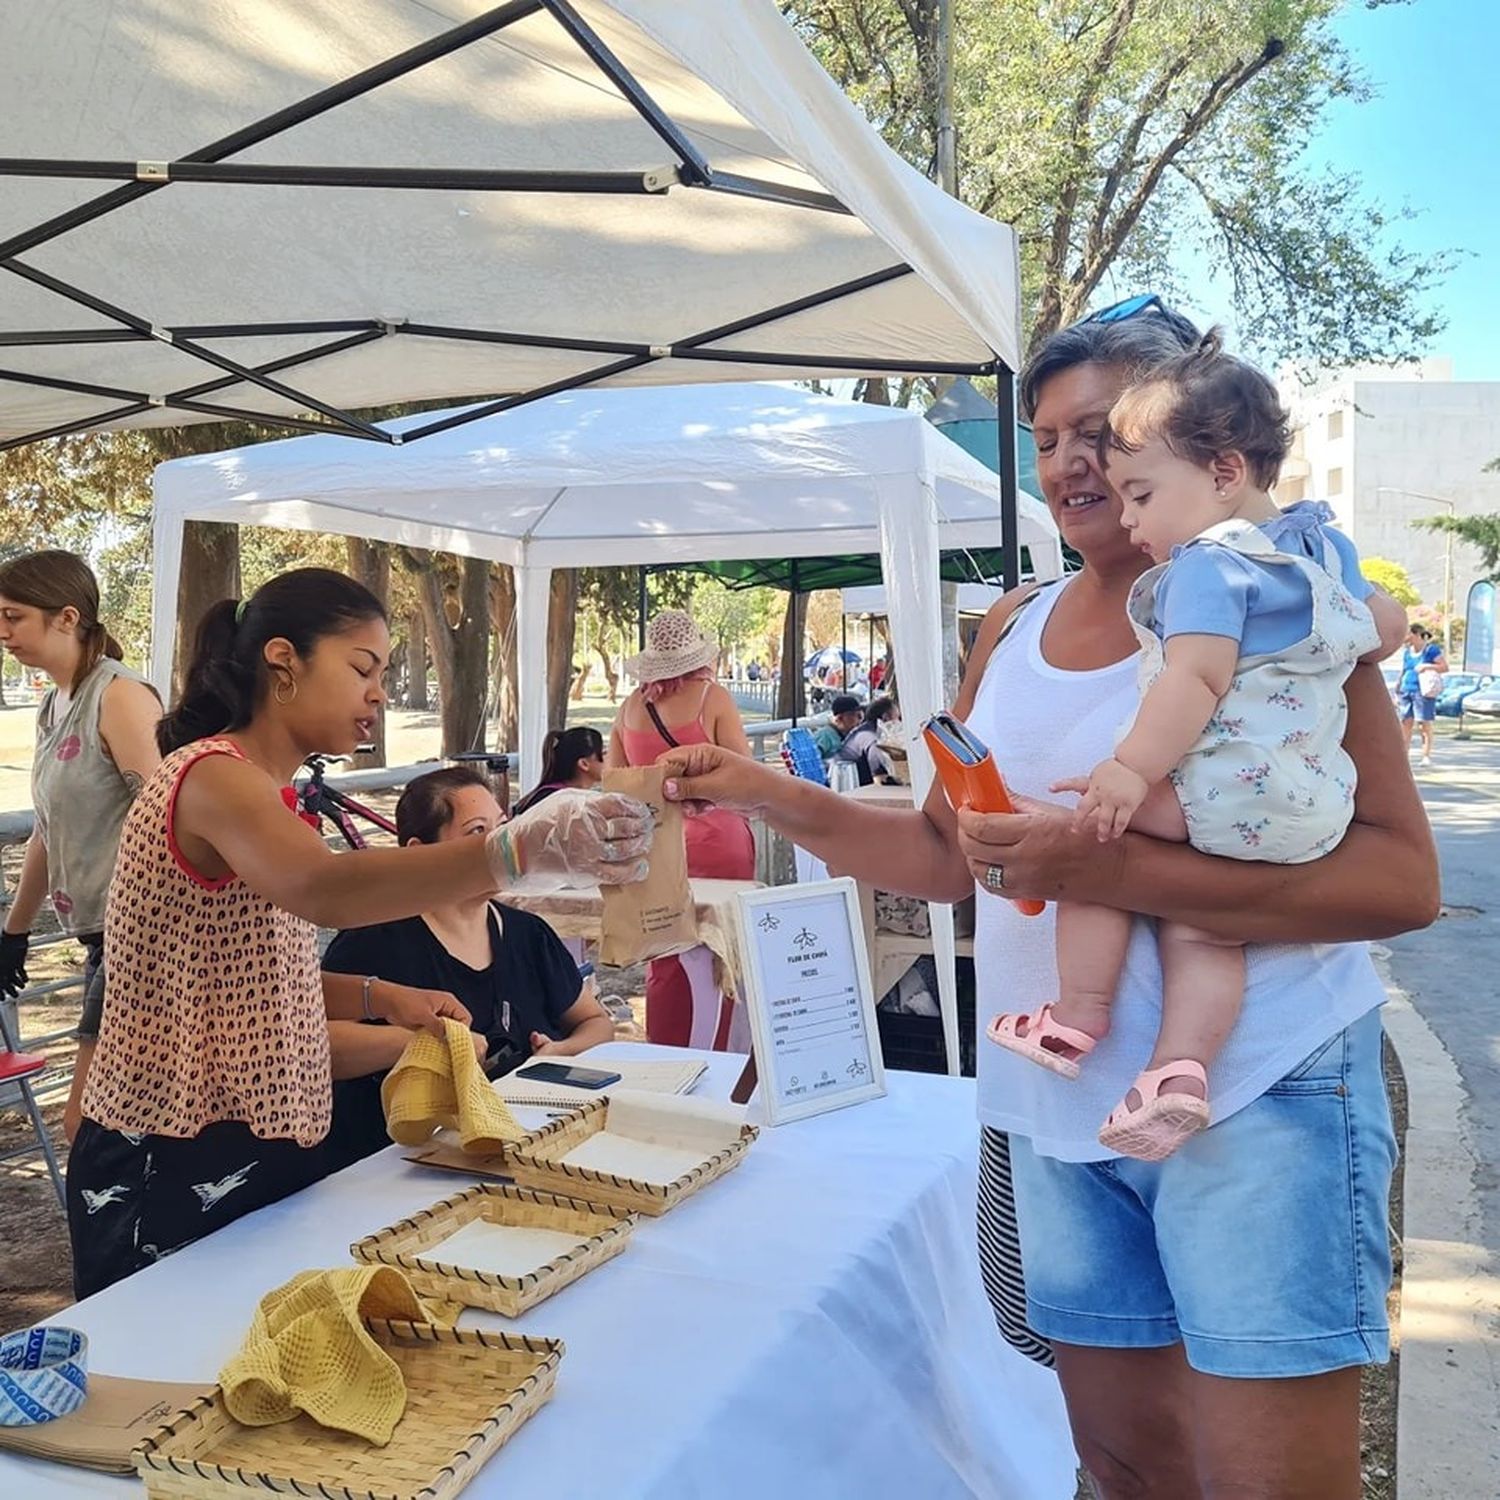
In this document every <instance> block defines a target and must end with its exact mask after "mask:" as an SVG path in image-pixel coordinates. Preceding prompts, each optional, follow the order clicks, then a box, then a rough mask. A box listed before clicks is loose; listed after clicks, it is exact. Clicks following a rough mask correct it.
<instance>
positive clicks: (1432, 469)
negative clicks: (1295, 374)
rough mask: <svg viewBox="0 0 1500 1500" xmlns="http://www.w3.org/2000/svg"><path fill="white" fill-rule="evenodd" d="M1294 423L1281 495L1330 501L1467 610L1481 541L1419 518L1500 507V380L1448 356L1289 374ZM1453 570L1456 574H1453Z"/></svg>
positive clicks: (1377, 550)
mask: <svg viewBox="0 0 1500 1500" xmlns="http://www.w3.org/2000/svg"><path fill="white" fill-rule="evenodd" d="M1281 390H1282V396H1283V398H1284V399H1285V400H1286V401H1287V404H1288V405H1289V406H1290V408H1291V411H1292V418H1293V422H1294V423H1295V425H1296V428H1297V436H1296V442H1295V445H1294V447H1293V449H1292V455H1291V457H1290V458H1289V459H1288V461H1287V464H1286V467H1285V469H1284V470H1283V471H1282V477H1281V482H1280V483H1279V484H1278V485H1277V488H1276V498H1277V499H1278V500H1279V501H1280V502H1281V503H1282V504H1283V505H1288V504H1290V503H1291V502H1292V501H1294V500H1303V499H1312V500H1326V501H1327V502H1328V503H1329V504H1330V505H1331V506H1332V507H1333V509H1334V513H1335V514H1336V515H1337V516H1338V519H1339V523H1340V525H1342V526H1343V528H1344V530H1345V531H1347V532H1348V534H1349V535H1350V536H1351V537H1352V538H1353V539H1354V542H1355V545H1356V546H1358V548H1359V550H1360V554H1361V555H1362V556H1364V557H1384V558H1389V559H1390V560H1391V561H1392V562H1397V563H1400V564H1401V565H1402V566H1403V567H1404V568H1405V569H1406V571H1407V572H1408V574H1410V576H1411V581H1412V583H1413V585H1414V586H1415V588H1416V590H1417V592H1418V593H1419V594H1420V595H1421V596H1422V602H1423V603H1424V604H1430V605H1433V606H1435V607H1439V608H1441V607H1442V605H1443V603H1444V599H1445V596H1446V595H1447V594H1448V593H1449V592H1450V591H1451V594H1452V598H1453V607H1454V612H1455V613H1456V614H1457V615H1458V616H1459V617H1460V618H1462V616H1463V612H1464V601H1465V599H1466V598H1467V596H1468V591H1469V585H1470V584H1471V583H1473V582H1474V581H1475V579H1477V578H1479V577H1480V576H1481V570H1480V566H1479V554H1478V552H1477V551H1476V550H1475V549H1474V548H1473V547H1471V546H1469V545H1468V544H1467V543H1464V542H1458V541H1452V540H1450V538H1449V537H1448V536H1447V535H1446V534H1445V533H1443V532H1434V531H1426V530H1424V529H1422V528H1421V527H1418V526H1415V525H1413V524H1412V523H1413V522H1414V521H1418V520H1421V519H1423V518H1424V517H1427V516H1435V515H1441V514H1444V513H1452V514H1456V515H1461V516H1463V515H1475V514H1480V513H1488V512H1500V473H1496V474H1487V473H1485V472H1484V468H1485V465H1486V464H1488V463H1490V462H1491V461H1493V460H1497V459H1500V381H1482V380H1454V379H1453V366H1452V361H1451V360H1448V359H1430V360H1423V361H1422V362H1421V363H1420V364H1411V365H1399V366H1370V367H1356V368H1353V369H1348V370H1339V371H1329V372H1327V373H1326V374H1323V375H1319V376H1317V377H1315V378H1314V379H1313V380H1311V381H1310V382H1306V383H1303V382H1299V381H1296V380H1294V379H1291V378H1287V377H1284V378H1283V380H1282V382H1281ZM1450 575H1451V578H1450Z"/></svg>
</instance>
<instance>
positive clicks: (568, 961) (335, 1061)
mask: <svg viewBox="0 0 1500 1500" xmlns="http://www.w3.org/2000/svg"><path fill="white" fill-rule="evenodd" d="M569 732H570V733H571V732H573V731H569ZM587 732H588V733H590V734H594V733H595V732H594V731H593V730H589V731H587ZM595 738H596V739H597V738H598V736H597V734H595ZM533 805H535V804H533ZM504 821H505V820H504V817H503V815H502V814H501V811H500V804H499V803H498V802H496V801H495V798H494V796H493V795H492V794H491V792H490V789H489V787H488V785H487V784H486V782H485V779H484V777H483V776H482V775H481V774H480V772H478V771H477V770H475V769H473V768H472V767H468V766H450V767H447V768H445V769H443V770H441V771H429V772H428V773H427V774H426V775H425V776H418V777H417V779H416V780H415V781H413V782H411V783H410V784H409V785H408V786H407V788H406V790H405V791H404V792H402V794H401V800H400V801H399V802H398V803H397V804H396V836H397V839H398V840H399V841H400V843H401V844H402V846H403V847H411V846H415V845H419V844H444V843H451V842H453V841H454V840H457V839H485V838H488V837H489V835H490V834H491V833H493V832H494V830H495V829H496V828H498V827H499V826H500V825H501V823H503V822H504ZM323 972H324V973H325V974H351V975H359V976H361V977H365V976H367V977H368V978H369V979H370V980H371V981H372V995H373V998H374V999H375V1000H376V1001H383V1000H384V999H385V998H386V993H387V992H388V991H390V990H395V989H400V988H405V989H407V990H411V991H413V992H422V993H429V994H430V993H434V992H436V993H439V994H441V995H444V996H446V997H449V998H451V999H453V1000H456V1001H457V1002H458V1004H459V1005H461V1006H462V1007H463V1008H464V1009H465V1010H466V1011H468V1013H469V1029H470V1031H472V1032H473V1034H474V1050H475V1052H476V1053H477V1054H478V1055H479V1058H480V1061H481V1062H482V1063H483V1064H484V1065H485V1069H486V1071H487V1072H489V1073H490V1074H491V1076H498V1075H499V1074H500V1073H508V1072H510V1071H511V1069H513V1068H516V1067H519V1066H520V1065H521V1064H522V1063H524V1062H526V1061H527V1060H528V1059H529V1058H532V1057H571V1056H573V1055H575V1054H576V1053H579V1052H585V1051H587V1050H588V1049H589V1048H590V1047H597V1046H599V1045H600V1044H601V1043H603V1042H609V1041H613V1040H614V1035H615V1028H614V1023H613V1022H612V1021H611V1020H610V1018H609V1016H608V1015H607V1014H605V1011H604V1007H603V1006H602V1005H600V1003H599V1001H598V999H597V997H596V996H595V994H594V988H593V983H592V981H591V980H590V981H585V980H584V979H583V978H581V976H580V975H579V972H578V965H577V963H576V962H575V961H574V959H573V956H572V955H571V954H570V953H569V952H568V951H567V949H566V948H565V947H564V946H563V944H562V942H561V940H560V939H559V938H558V937H557V935H556V934H555V933H554V932H553V931H552V929H551V928H550V927H549V926H548V925H547V924H546V922H544V921H543V920H542V919H541V918H540V917H534V916H532V915H531V914H530V913H529V912H524V911H516V910H513V909H511V908H508V907H504V908H502V907H501V906H500V905H499V904H498V903H497V902H495V901H492V900H491V899H490V898H489V897H488V896H487V895H477V896H470V897H468V898H467V899H465V900H463V901H455V902H453V903H451V904H450V905H446V906H441V907H437V908H434V909H433V910H430V911H424V912H422V913H421V915H420V916H415V917H404V918H402V919H400V920H398V921H394V922H382V923H378V924H376V925H375V926H372V927H357V928H352V929H349V930H346V931H344V932H340V933H339V934H338V935H337V936H336V937H335V938H334V940H333V942H332V943H330V944H329V946H328V951H327V953H325V954H324V955H323ZM413 1034H414V1033H413V1031H412V1030H411V1029H410V1028H408V1027H404V1026H401V1025H388V1024H386V1023H384V1022H383V1021H376V1022H375V1023H373V1024H369V1023H366V1022H363V1021H351V1020H339V1019H335V1020H330V1021H329V1023H328V1041H329V1048H330V1052H331V1057H332V1071H333V1078H334V1085H333V1125H332V1127H331V1129H330V1130H329V1133H328V1138H327V1140H326V1142H325V1144H324V1155H325V1162H326V1170H327V1171H330V1172H337V1171H339V1170H341V1169H342V1168H344V1167H347V1166H348V1165H349V1164H350V1163H351V1162H355V1161H359V1160H361V1159H362V1158H363V1157H366V1156H370V1155H372V1154H373V1153H374V1152H376V1151H379V1150H380V1149H382V1148H383V1147H385V1146H388V1145H390V1138H389V1136H388V1135H387V1134H386V1129H385V1115H384V1112H383V1110H382V1109H381V1105H380V1085H381V1083H382V1082H383V1081H384V1079H385V1075H386V1073H387V1072H389V1071H390V1069H391V1068H392V1067H394V1066H395V1064H396V1061H397V1059H399V1058H400V1056H401V1054H402V1052H404V1051H405V1050H406V1046H407V1043H408V1042H410V1041H411V1039H412V1036H413Z"/></svg>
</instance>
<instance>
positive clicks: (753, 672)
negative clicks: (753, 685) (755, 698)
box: [745, 659, 760, 682]
mask: <svg viewBox="0 0 1500 1500" xmlns="http://www.w3.org/2000/svg"><path fill="white" fill-rule="evenodd" d="M745 676H746V677H748V678H749V679H750V681H751V682H759V681H760V661H759V659H757V660H755V661H752V662H751V663H750V665H749V666H748V667H746V668H745Z"/></svg>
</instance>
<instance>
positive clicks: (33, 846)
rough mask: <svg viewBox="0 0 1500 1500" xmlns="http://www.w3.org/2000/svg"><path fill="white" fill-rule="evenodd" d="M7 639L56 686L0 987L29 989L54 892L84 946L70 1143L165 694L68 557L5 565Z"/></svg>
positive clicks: (2, 603) (0, 615) (46, 713)
mask: <svg viewBox="0 0 1500 1500" xmlns="http://www.w3.org/2000/svg"><path fill="white" fill-rule="evenodd" d="M0 646H4V647H5V649H6V650H7V651H9V652H10V654H11V655H12V656H14V657H15V658H16V660H17V661H19V662H20V663H22V665H23V666H25V667H27V668H29V669H31V670H32V671H37V672H42V673H45V674H46V676H47V677H48V678H50V679H51V681H52V687H51V688H50V689H49V690H48V692H47V695H46V696H45V697H44V698H43V699H42V702H41V706H40V707H39V708H38V709H37V715H36V751H35V753H34V755H33V757H32V762H31V803H32V807H33V808H34V809H35V813H36V823H35V831H34V832H33V833H32V835H31V839H30V841H29V842H28V843H27V845H26V855H25V858H24V860H23V862H22V865H21V880H20V884H19V885H18V886H17V888H16V894H15V899H14V900H13V901H12V902H11V907H10V911H9V912H8V913H7V915H6V919H5V930H4V933H3V934H0V991H3V992H4V994H6V995H8V996H14V995H16V994H18V993H19V992H20V991H21V990H22V989H24V988H25V985H26V951H27V947H28V943H29V939H30V933H31V924H32V923H33V922H34V921H35V920H36V914H37V911H38V909H39V908H40V907H41V904H42V901H43V900H44V899H50V900H51V902H52V909H53V911H54V912H55V913H56V914H57V925H58V926H59V927H60V928H62V930H63V931H64V932H65V933H67V934H69V935H70V936H71V937H74V938H76V939H77V940H78V942H79V943H80V944H81V945H82V947H83V951H84V965H83V980H84V994H83V1010H82V1013H81V1014H80V1016H79V1018H78V1055H77V1058H76V1060H75V1061H74V1064H73V1088H72V1092H71V1093H70V1094H69V1095H68V1102H67V1106H66V1108H65V1109H64V1111H63V1134H64V1135H65V1136H66V1137H67V1138H68V1140H69V1141H72V1139H73V1137H74V1136H75V1135H76V1134H77V1133H78V1123H79V1119H80V1115H79V1108H78V1106H79V1100H80V1099H82V1097H83V1086H84V1082H85V1080H86V1079H87V1078H88V1076H89V1065H90V1063H91V1062H92V1061H93V1056H94V1044H95V1041H96V1040H97V1038H98V1036H99V1016H100V1012H101V1011H102V1009H103V1006H104V906H105V898H106V897H107V895H108V893H109V879H110V876H111V875H112V874H113V873H114V868H115V853H116V850H117V849H118V847H119V843H120V827H121V825H122V824H123V823H124V821H125V814H126V812H127V811H128V809H129V807H130V804H131V802H132V801H133V800H134V798H135V794H136V793H137V792H138V791H140V789H141V787H142V786H143V785H144V783H145V781H146V779H147V778H148V777H149V776H150V775H151V773H152V772H153V771H155V770H156V768H157V766H159V765H160V764H161V755H160V753H159V752H158V750H157V748H156V723H157V720H158V719H160V718H161V701H160V699H158V698H157V696H156V693H155V691H154V690H153V689H152V688H151V687H150V686H148V685H147V683H146V682H145V680H144V679H143V678H142V677H141V676H140V675H139V674H138V673H136V672H133V671H131V669H130V668H129V667H127V666H126V665H125V664H124V662H123V661H122V660H121V656H122V655H123V653H122V652H121V650H120V646H119V643H118V642H117V641H116V640H115V638H114V637H113V636H112V635H111V634H110V633H109V631H107V630H106V629H105V628H104V626H103V625H102V624H101V623H100V620H99V583H98V580H97V579H96V578H95V577H94V574H93V572H92V570H91V569H90V568H89V566H88V564H87V563H86V562H84V561H83V559H82V558H80V557H75V556H74V555H73V554H72V553H71V552H56V551H48V552H32V553H29V554H28V555H27V556H25V557H17V558H15V559H13V560H12V561H10V562H8V563H6V564H5V565H4V566H3V567H0Z"/></svg>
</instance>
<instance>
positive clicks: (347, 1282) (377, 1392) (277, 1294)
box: [219, 1266, 427, 1445]
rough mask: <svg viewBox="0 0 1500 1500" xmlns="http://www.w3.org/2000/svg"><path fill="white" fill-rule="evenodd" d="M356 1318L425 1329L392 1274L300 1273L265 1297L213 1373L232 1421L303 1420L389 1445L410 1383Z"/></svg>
mask: <svg viewBox="0 0 1500 1500" xmlns="http://www.w3.org/2000/svg"><path fill="white" fill-rule="evenodd" d="M361 1318H404V1319H407V1320H408V1321H410V1322H413V1323H425V1322H426V1321H427V1314H426V1311H425V1310H424V1309H423V1307H422V1303H421V1300H420V1299H419V1298H418V1296H417V1294H416V1293H415V1292H414V1291H413V1290H412V1288H411V1283H410V1282H408V1281H407V1279H406V1277H405V1276H403V1275H402V1274H401V1272H400V1271H397V1270H395V1269H394V1268H393V1267H390V1266H360V1267H358V1268H351V1269H349V1270H346V1271H342V1270H341V1271H303V1272H302V1273H301V1274H300V1275H297V1276H294V1277H292V1279H291V1280H290V1281H289V1282H287V1283H286V1285H285V1286H279V1287H277V1288H276V1290H275V1291H274V1292H268V1293H267V1294H266V1295H265V1296H264V1297H262V1298H261V1302H260V1306H259V1307H258V1308H256V1310H255V1320H254V1321H253V1322H252V1323H251V1324H250V1332H249V1333H248V1334H246V1335H245V1342H244V1343H243V1344H242V1345H241V1346H240V1349H239V1352H238V1353H237V1354H236V1355H235V1356H234V1358H233V1359H231V1360H230V1361H229V1363H228V1364H227V1365H225V1366H224V1368H223V1369H222V1370H220V1371H219V1384H220V1385H221V1386H222V1387H223V1388H224V1404H225V1406H227V1407H228V1408H229V1412H230V1415H231V1416H233V1417H234V1418H235V1419H236V1420H237V1421H240V1422H244V1423H245V1424H246V1425H247V1426H250V1427H266V1426H269V1425H270V1424H271V1423H272V1422H286V1421H289V1420H290V1419H291V1418H292V1417H295V1416H296V1415H297V1413H298V1412H299V1411H303V1412H306V1413H307V1415H308V1416H310V1417H311V1418H312V1419H313V1421H315V1422H318V1423H321V1424H322V1425H323V1426H324V1427H336V1428H337V1429H338V1430H339V1431H340V1432H352V1433H354V1434H355V1436H357V1437H362V1438H368V1439H369V1441H370V1442H372V1443H376V1444H379V1445H384V1444H385V1443H388V1442H389V1441H390V1438H391V1433H392V1432H393V1431H394V1430H395V1426H396V1423H397V1422H399V1421H400V1420H401V1414H402V1413H403V1412H404V1411H405V1410H406V1382H405V1381H404V1380H403V1379H402V1378H401V1370H400V1368H399V1367H398V1366H397V1364H396V1362H395V1360H393V1359H392V1358H391V1357H390V1355H389V1354H387V1353H386V1352H385V1350H384V1349H382V1348H381V1347H380V1345H379V1344H377V1343H376V1342H375V1340H374V1339H373V1338H372V1337H371V1336H370V1331H369V1330H368V1329H367V1328H366V1327H365V1326H364V1324H363V1323H362V1322H361V1321H360V1320H361Z"/></svg>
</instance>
